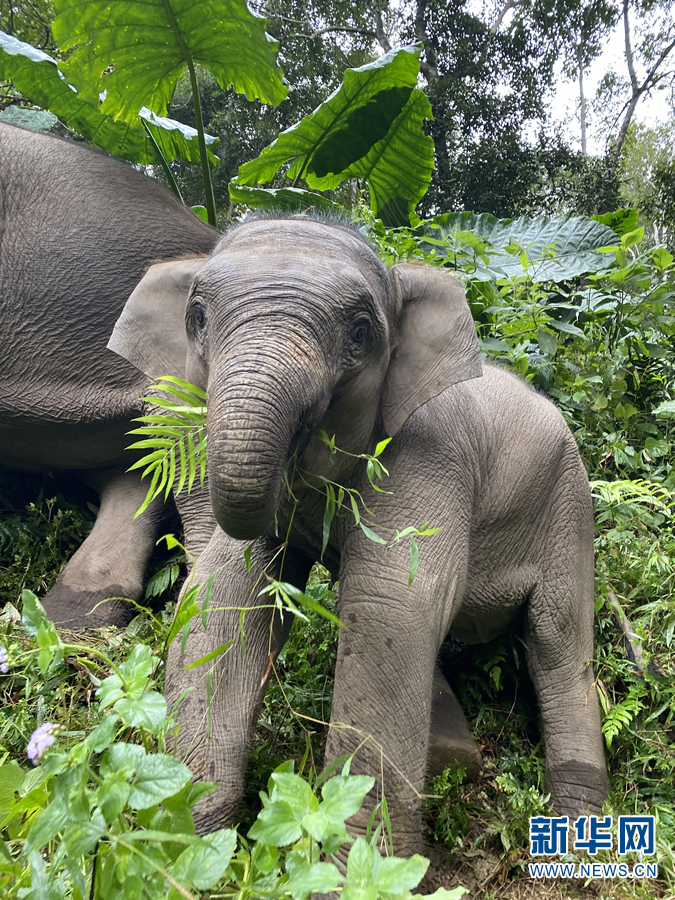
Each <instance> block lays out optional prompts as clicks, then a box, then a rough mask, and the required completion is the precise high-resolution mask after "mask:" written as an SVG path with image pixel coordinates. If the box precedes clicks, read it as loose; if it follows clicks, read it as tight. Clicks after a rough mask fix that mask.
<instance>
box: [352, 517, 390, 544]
mask: <svg viewBox="0 0 675 900" xmlns="http://www.w3.org/2000/svg"><path fill="white" fill-rule="evenodd" d="M359 525H360V527H361V531H362V532H363V533H364V534H365V536H366V537H367V538H368V539H369V540H371V541H375V543H376V544H385V545H386V543H387V542H386V541H385V540H384V538H381V537H380V536H379V534H375V532H374V531H373V530H372V529H371V528H368V526H367V525H364V524H363V522H360V523H359Z"/></svg>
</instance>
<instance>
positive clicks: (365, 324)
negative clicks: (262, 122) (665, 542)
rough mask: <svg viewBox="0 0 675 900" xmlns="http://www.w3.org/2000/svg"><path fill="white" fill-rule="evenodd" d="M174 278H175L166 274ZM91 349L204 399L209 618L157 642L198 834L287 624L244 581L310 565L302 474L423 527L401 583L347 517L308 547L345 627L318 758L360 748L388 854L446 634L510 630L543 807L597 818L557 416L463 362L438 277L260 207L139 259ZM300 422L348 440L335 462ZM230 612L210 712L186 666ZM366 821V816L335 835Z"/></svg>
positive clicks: (466, 333) (194, 672)
mask: <svg viewBox="0 0 675 900" xmlns="http://www.w3.org/2000/svg"><path fill="white" fill-rule="evenodd" d="M180 272H182V277H181V278H179V277H178V273H180ZM189 279H191V287H190V289H189V291H183V290H181V289H180V288H178V287H177V285H178V284H179V283H180V282H185V281H187V280H189ZM159 294H161V295H162V297H163V301H164V303H165V304H167V306H168V305H170V304H173V305H175V307H176V309H177V310H179V311H180V316H178V315H176V316H175V317H174V318H180V317H183V316H184V320H185V323H186V328H185V331H182V332H181V338H182V339H183V343H182V345H179V343H178V341H177V335H176V333H175V331H173V330H172V329H171V328H170V327H167V326H166V324H165V321H164V320H163V319H162V318H160V317H156V316H148V312H147V311H148V308H149V309H150V310H152V308H153V306H154V304H155V302H156V299H155V298H156V297H157V296H158V295H159ZM148 327H149V328H150V332H148V330H147V329H148ZM141 340H142V346H141ZM109 346H110V347H111V348H112V349H114V350H115V351H116V352H118V353H121V354H123V355H125V356H126V357H127V358H128V359H129V360H131V361H132V362H133V364H134V365H135V366H137V367H139V368H140V369H142V370H144V371H146V372H148V373H149V374H156V373H157V372H158V369H160V368H161V367H162V366H163V365H165V360H166V358H167V356H168V355H169V353H172V354H173V358H172V363H173V371H174V372H175V373H177V374H182V373H187V375H188V377H189V378H190V379H191V380H193V381H195V382H197V383H199V384H201V386H202V387H204V388H205V389H206V391H207V398H208V399H207V403H208V410H209V412H208V434H209V457H208V479H209V484H210V495H211V501H212V505H213V509H214V512H215V515H216V518H217V520H218V523H219V526H220V527H219V528H216V529H215V531H214V533H213V536H212V538H211V541H210V542H209V544H208V546H207V547H206V549H205V550H204V552H203V553H202V554H201V557H200V559H199V561H198V565H197V579H198V580H199V581H205V580H206V579H207V578H208V577H209V576H210V575H211V574H214V573H215V580H214V585H213V592H212V595H211V600H210V607H211V610H212V611H211V612H210V613H209V615H208V629H207V630H205V629H204V628H203V627H202V626H201V617H200V620H199V621H197V620H195V622H196V623H197V624H196V625H195V626H194V627H193V629H192V632H191V634H190V637H189V640H188V642H187V648H186V653H185V655H182V654H181V650H180V647H179V646H178V645H179V643H180V642H175V644H174V646H173V647H172V651H171V655H170V659H169V664H168V669H167V690H168V692H169V695H170V698H171V699H175V698H177V697H178V696H179V695H180V694H182V693H183V692H184V691H185V689H186V688H189V689H191V690H189V692H188V693H187V696H185V695H184V694H183V699H182V702H181V705H180V709H179V719H180V722H181V726H182V727H181V731H180V735H179V749H180V752H181V753H182V754H183V755H184V756H185V757H186V759H187V761H188V762H189V764H190V765H191V767H192V769H193V771H194V772H195V773H196V775H197V776H198V777H205V778H209V779H215V780H217V781H218V782H219V788H218V790H217V791H216V792H215V793H214V794H213V795H211V796H210V797H208V798H206V799H204V800H203V801H202V802H201V805H200V807H199V809H198V815H199V827H200V828H201V829H202V830H207V829H209V828H213V827H216V826H219V825H221V824H223V823H225V822H231V821H233V820H234V818H235V816H236V812H237V806H238V803H239V800H240V797H241V791H242V780H243V774H244V769H245V766H246V759H247V754H248V738H249V734H250V731H251V729H252V727H253V725H254V723H255V718H256V711H257V709H258V707H259V704H260V702H261V700H262V696H263V693H264V689H265V685H266V682H267V680H268V678H269V675H270V672H271V670H272V662H273V659H274V656H275V654H276V653H278V651H279V649H280V647H281V646H282V645H283V642H284V640H285V638H286V635H287V631H288V627H289V619H290V616H288V615H287V616H286V617H285V618H284V620H283V622H282V621H280V619H279V616H278V615H277V614H276V613H272V612H271V611H270V608H269V606H268V605H265V603H266V600H267V595H266V596H264V597H260V595H259V592H260V588H261V586H262V585H263V584H265V583H266V581H265V576H275V577H280V578H282V579H283V580H284V581H288V582H292V583H293V584H295V585H297V586H298V587H300V588H302V587H303V585H304V582H305V578H306V575H307V572H308V570H309V567H310V566H311V564H312V562H313V561H314V560H315V559H317V558H318V557H319V555H320V553H321V547H322V540H323V517H324V508H325V494H324V493H323V484H324V482H322V481H321V480H320V478H318V477H317V476H321V477H322V478H325V479H329V480H330V481H332V482H334V483H337V484H341V485H344V486H345V487H349V488H354V489H357V490H359V491H360V492H361V493H362V494H363V495H364V496H366V497H367V503H368V505H369V506H370V508H371V509H372V511H373V519H374V522H376V523H378V525H380V526H382V527H385V526H386V527H388V528H390V529H394V528H398V529H402V528H403V527H405V526H408V525H416V526H419V525H421V523H422V522H425V521H430V522H431V524H432V525H433V526H436V527H440V528H441V531H440V532H439V533H438V534H437V535H436V536H435V537H434V538H433V539H432V540H430V541H429V542H428V543H426V544H424V545H423V547H422V553H421V558H420V562H419V569H418V572H417V577H416V578H415V580H414V582H413V584H412V586H410V587H409V586H408V569H409V550H408V546H407V544H406V543H405V542H401V543H399V544H396V545H395V546H394V547H393V549H391V550H390V551H389V552H384V551H383V548H382V546H380V545H379V544H377V543H374V542H373V541H372V540H370V539H369V538H368V536H367V534H366V533H364V531H363V530H362V529H361V528H360V527H359V526H358V525H357V523H356V522H355V520H354V517H353V515H352V514H351V512H350V511H349V508H348V509H347V511H345V512H343V514H341V515H338V516H336V517H335V518H334V520H333V523H332V527H331V529H330V536H329V540H328V546H327V548H326V552H325V555H324V562H325V564H326V565H327V566H328V567H329V569H330V570H331V571H332V573H333V575H334V576H338V575H339V579H340V616H341V619H342V620H343V622H344V623H345V627H344V628H343V629H341V631H340V638H339V648H338V659H337V668H336V674H335V692H334V701H333V710H332V719H331V726H332V727H331V729H330V733H329V737H328V745H327V750H326V754H327V762H329V761H331V760H332V759H334V758H336V757H338V756H339V755H341V754H343V753H345V752H350V751H356V750H357V748H358V752H357V754H356V757H355V759H354V762H353V764H352V771H353V772H356V771H360V772H368V773H370V774H373V775H376V776H378V788H377V790H384V792H385V794H386V796H387V800H388V803H389V810H390V814H391V818H392V822H393V827H394V830H395V847H396V850H397V852H401V853H405V852H410V851H412V850H413V849H415V848H416V846H417V844H418V841H419V835H420V819H419V792H420V791H421V790H422V787H423V780H424V774H425V762H426V755H427V746H428V738H427V735H428V732H429V724H430V707H431V695H432V683H433V678H434V663H435V659H436V655H437V652H438V650H439V647H440V644H441V642H442V641H443V639H444V638H445V636H446V635H447V634H448V632H451V633H452V634H454V635H456V636H457V637H459V638H461V639H462V640H464V641H468V642H474V641H486V640H489V639H491V638H492V637H494V636H495V635H497V634H499V633H500V632H502V631H503V630H505V629H507V628H509V627H511V626H513V625H515V624H516V623H517V622H518V621H519V620H520V619H523V620H524V623H525V639H526V642H527V648H528V661H529V668H530V673H531V676H532V678H533V681H534V685H535V688H536V691H537V695H538V698H539V707H540V712H541V717H542V720H543V729H544V737H545V742H546V756H547V764H546V776H547V789H548V790H549V791H550V792H551V794H552V797H553V801H554V803H555V806H556V809H557V810H558V812H559V813H563V814H564V813H569V814H571V815H574V814H576V813H577V812H579V811H580V810H581V809H583V808H585V807H588V808H590V809H592V810H596V811H597V810H599V808H600V807H601V804H602V801H603V800H604V798H605V795H606V790H607V775H606V770H605V764H604V758H603V748H602V740H601V734H600V722H599V713H598V704H597V699H596V696H595V690H594V687H593V671H592V666H591V659H592V656H593V636H592V635H593V518H592V505H591V498H590V492H589V487H588V479H587V476H586V473H585V471H584V468H583V465H582V463H581V460H580V458H579V454H578V451H577V448H576V445H575V443H574V439H573V437H572V435H571V433H570V431H569V429H568V428H567V426H566V425H565V423H564V421H563V419H562V417H561V416H560V415H559V413H558V412H557V410H556V409H555V407H554V406H553V405H552V404H550V403H549V402H548V401H547V400H545V399H544V398H543V397H540V396H538V395H537V394H535V393H534V392H533V391H531V390H530V389H529V388H528V387H526V386H525V385H524V384H522V383H521V382H520V381H518V380H517V379H516V378H514V377H513V376H511V375H509V374H507V373H506V372H504V371H501V370H500V369H498V368H494V367H492V366H488V365H484V366H482V365H481V360H480V353H479V346H478V342H477V339H476V334H475V329H474V326H473V322H472V319H471V315H470V311H469V308H468V306H467V304H466V301H465V299H464V295H463V292H462V290H461V287H460V285H459V283H458V282H457V281H456V280H455V279H454V278H452V277H451V276H450V275H449V274H448V273H447V272H445V271H442V270H439V269H434V268H430V267H425V266H415V265H397V266H394V267H393V268H391V269H390V270H387V269H386V268H385V267H384V266H383V265H382V263H381V262H380V261H379V259H378V258H377V256H376V255H375V253H374V252H373V250H372V249H371V248H370V247H369V246H368V244H367V243H366V242H365V241H364V240H363V239H362V238H361V236H360V235H359V234H358V233H356V232H355V231H353V230H352V229H350V228H349V227H345V226H344V225H342V224H340V223H338V222H331V221H320V220H312V219H310V218H302V217H297V218H276V219H275V218H262V219H258V220H253V221H250V222H248V223H245V224H243V225H241V226H239V227H237V228H235V229H233V230H231V231H230V232H229V233H227V234H226V235H225V236H224V237H223V238H222V240H221V241H220V243H219V244H218V246H217V247H216V249H215V250H214V252H213V253H212V254H211V256H210V257H209V258H208V260H206V261H205V262H203V263H196V262H194V261H193V262H187V263H182V264H181V263H172V264H169V265H167V266H156V267H153V268H152V269H151V270H150V271H149V273H148V275H147V276H146V278H145V279H144V280H143V281H142V282H141V283H140V284H139V286H138V288H137V289H136V290H135V292H134V294H133V295H132V297H131V298H130V300H129V303H128V305H127V307H126V308H125V312H124V314H123V315H122V317H121V318H120V321H119V322H118V324H117V326H116V328H115V331H114V333H113V336H112V338H111V341H110V345H109ZM156 354H162V360H161V363H158V361H157V358H156ZM318 425H321V426H322V427H323V429H324V431H325V432H326V433H327V434H328V435H329V436H331V437H333V436H334V438H335V444H336V446H337V447H338V448H340V450H341V451H344V452H338V453H337V454H336V455H334V456H332V454H331V452H330V450H329V448H328V447H327V446H326V444H325V442H323V441H322V440H321V438H320V436H319V435H318V434H317V430H316V426H318ZM385 436H391V437H393V440H392V442H391V443H390V445H389V446H388V447H387V448H386V450H385V451H384V454H383V455H382V457H381V459H382V461H383V463H384V465H385V466H386V467H387V468H388V470H389V472H390V477H389V478H388V479H387V481H386V484H385V487H386V490H387V492H386V493H376V494H373V492H372V491H371V490H370V488H369V485H368V480H367V475H366V466H365V463H364V461H363V460H362V459H359V458H358V454H361V453H364V452H372V450H373V448H374V447H375V446H376V444H377V442H378V441H380V440H382V439H383V438H384V437H385ZM254 539H255V545H254V548H253V551H252V553H251V557H250V566H246V565H245V564H244V562H243V560H242V559H241V558H239V559H234V561H232V562H230V563H229V564H228V565H227V567H226V568H223V567H224V565H225V563H226V562H227V561H228V560H230V559H232V558H233V557H236V556H237V555H239V557H241V555H242V551H243V549H244V548H245V547H246V546H247V542H250V541H252V540H254ZM284 540H285V541H286V543H287V546H286V549H285V551H284V552H283V553H281V552H280V546H281V544H282V541H284ZM242 606H250V607H252V609H251V610H250V611H249V612H248V613H247V617H246V651H245V652H243V651H242V648H241V647H240V645H239V642H238V641H235V643H234V644H233V645H232V647H231V648H230V650H229V652H227V653H226V654H224V655H223V656H221V657H219V659H218V660H217V661H216V663H215V664H213V668H214V670H215V671H213V672H212V674H211V676H210V679H211V686H212V691H211V700H210V702H211V710H210V716H207V691H206V689H205V681H206V678H207V672H208V671H210V665H211V664H210V665H206V666H203V667H201V668H195V669H191V670H189V671H187V672H186V671H185V670H184V666H186V665H188V664H189V663H191V662H194V661H195V660H197V659H198V658H200V657H202V656H204V655H205V654H207V653H208V652H209V651H211V650H213V649H214V648H215V647H217V646H219V645H220V644H222V643H223V642H225V641H226V640H230V639H232V638H234V637H235V636H236V634H237V629H238V615H239V613H238V609H240V608H241V607H242ZM216 686H218V688H217V689H216ZM207 720H210V723H211V724H210V731H209V728H208V727H207ZM369 738H370V739H369ZM380 775H382V778H383V780H382V779H380ZM375 793H376V792H373V796H372V797H371V799H370V802H371V805H372V803H373V802H375V801H374V794H375ZM367 821H368V812H367V810H366V811H365V812H362V813H360V814H359V815H358V816H357V817H356V818H355V819H354V820H353V821H352V823H351V828H352V831H353V832H355V833H362V832H363V831H364V830H365V828H366V824H367Z"/></svg>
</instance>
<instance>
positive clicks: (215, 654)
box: [183, 641, 234, 671]
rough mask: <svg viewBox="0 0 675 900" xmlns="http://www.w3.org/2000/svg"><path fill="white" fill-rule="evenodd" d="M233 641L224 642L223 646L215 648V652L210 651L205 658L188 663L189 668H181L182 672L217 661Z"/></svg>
mask: <svg viewBox="0 0 675 900" xmlns="http://www.w3.org/2000/svg"><path fill="white" fill-rule="evenodd" d="M233 643H234V641H225V643H224V644H221V645H220V646H219V647H216V649H215V650H212V651H211V652H210V653H207V654H206V656H202V657H200V658H199V659H197V660H195V661H194V662H192V663H190V665H189V666H183V671H186V670H187V669H196V668H197V666H203V665H204V663H207V662H211V660H212V659H217V658H218V657H219V656H222V654H223V653H225V651H226V650H229V649H230V647H231V646H232V644H233Z"/></svg>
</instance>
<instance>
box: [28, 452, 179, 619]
mask: <svg viewBox="0 0 675 900" xmlns="http://www.w3.org/2000/svg"><path fill="white" fill-rule="evenodd" d="M86 480H87V481H88V482H89V483H90V484H91V485H92V487H94V488H95V489H96V490H97V492H98V494H99V498H100V507H99V512H98V516H97V518H96V522H95V524H94V527H93V529H92V531H91V533H90V534H89V536H88V537H87V538H86V539H85V541H84V542H83V544H82V546H81V547H80V548H79V549H78V550H77V551H76V552H75V553H74V555H73V556H72V557H71V559H70V560H69V562H68V564H67V565H66V567H65V569H64V570H63V571H62V572H61V574H60V575H59V577H58V580H57V582H56V584H55V585H54V587H53V588H52V589H51V591H49V593H48V594H47V596H46V597H45V599H44V607H45V610H46V612H47V615H48V616H49V618H50V619H52V620H53V621H54V622H56V624H57V625H62V626H63V627H64V628H70V629H78V628H98V627H100V626H101V625H119V626H124V625H126V624H127V623H128V622H129V620H130V619H131V617H132V616H133V615H134V608H133V606H132V605H131V604H130V603H126V602H125V599H124V598H128V599H131V600H139V599H140V598H141V595H142V593H143V579H144V576H145V568H146V565H147V563H148V560H149V558H150V554H151V553H152V550H153V548H154V546H155V538H156V536H157V530H158V527H159V524H160V522H161V521H162V519H163V518H164V517H165V516H166V509H165V508H164V505H163V503H162V501H161V500H155V501H154V502H153V503H151V504H150V506H149V507H148V509H146V511H145V512H144V513H143V514H142V515H141V516H139V517H138V518H137V519H134V513H135V512H136V510H137V509H138V508H139V507H140V505H141V503H142V502H143V499H144V497H145V495H146V492H147V485H145V484H144V483H142V482H141V480H140V478H139V476H138V473H137V472H124V471H122V470H120V469H107V470H102V471H98V472H93V473H88V475H87V478H86ZM102 601H105V602H102Z"/></svg>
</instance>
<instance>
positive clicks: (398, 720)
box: [326, 539, 442, 856]
mask: <svg viewBox="0 0 675 900" xmlns="http://www.w3.org/2000/svg"><path fill="white" fill-rule="evenodd" d="M364 540H365V539H364ZM362 543H363V542H362V541H360V540H359V541H358V550H357V549H356V548H355V547H352V548H351V550H350V552H348V553H345V554H343V560H344V559H346V558H348V559H349V560H350V561H349V563H348V564H345V565H344V567H343V571H342V572H341V573H340V618H341V619H342V621H343V622H344V623H345V627H344V628H343V629H341V631H340V636H339V644H338V656H337V666H336V671H335V689H334V695H333V707H332V715H331V722H330V731H329V735H328V742H327V746H326V764H329V763H330V762H331V761H332V760H334V759H336V758H337V757H339V756H341V755H342V754H344V753H353V754H354V759H353V762H352V765H351V772H352V773H354V774H368V775H372V776H374V777H375V779H376V785H375V788H374V789H373V790H372V791H371V792H370V794H369V795H368V797H367V798H366V801H365V804H364V807H363V809H362V810H361V811H360V812H359V813H357V814H356V816H354V817H352V819H350V820H349V822H348V827H349V831H350V833H351V834H352V835H363V834H365V831H366V828H367V823H368V819H369V816H370V813H371V811H372V809H373V807H374V805H375V804H376V803H378V802H379V801H380V800H381V797H382V795H383V794H384V796H385V797H386V800H387V806H388V810H389V814H390V818H391V822H392V828H393V838H394V852H395V853H396V854H397V855H402V856H406V855H409V854H411V853H414V852H418V851H420V850H421V849H422V838H421V803H420V798H421V793H422V791H423V788H424V779H425V773H426V765H427V748H428V739H429V725H430V710H431V699H432V682H433V675H434V664H435V659H436V653H437V651H438V645H439V642H440V641H439V635H440V634H441V632H442V626H441V625H440V624H439V623H438V621H437V618H438V616H437V615H436V613H434V612H432V611H431V610H430V609H429V605H430V604H429V598H430V597H431V596H432V595H433V590H432V587H431V585H430V583H429V581H428V579H427V578H425V576H424V573H423V571H420V572H418V576H417V578H416V580H415V582H414V584H413V586H412V587H411V588H408V571H407V556H408V553H407V547H405V548H403V547H402V548H400V550H395V551H392V552H391V553H390V554H387V555H386V556H385V554H384V551H383V549H382V548H380V547H376V549H375V551H374V552H373V550H371V549H370V547H368V546H363V545H362ZM366 543H367V542H366ZM376 554H381V558H380V557H379V555H378V556H377V558H375V555H376ZM385 566H386V567H387V568H386V569H385ZM424 567H425V562H424V561H423V562H422V563H421V564H420V570H422V569H423V568H424Z"/></svg>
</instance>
